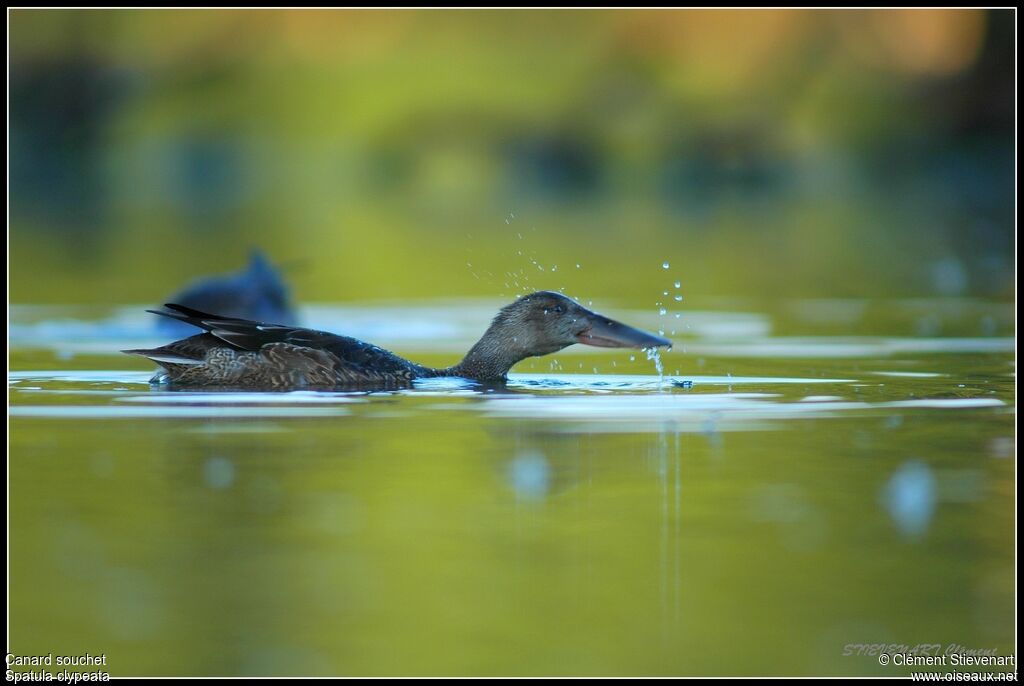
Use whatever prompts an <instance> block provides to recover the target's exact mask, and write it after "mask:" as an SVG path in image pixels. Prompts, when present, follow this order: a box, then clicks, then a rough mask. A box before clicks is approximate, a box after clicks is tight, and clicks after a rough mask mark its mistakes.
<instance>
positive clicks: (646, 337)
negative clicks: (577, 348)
mask: <svg viewBox="0 0 1024 686" xmlns="http://www.w3.org/2000/svg"><path fill="white" fill-rule="evenodd" d="M589 323H590V327H589V328H587V329H586V330H585V331H583V332H581V333H579V334H576V340H577V341H579V342H580V343H582V344H583V345H593V346H596V347H598V348H671V347H672V341H670V340H669V339H667V338H664V337H662V336H655V335H654V334H652V333H647V332H646V331H641V330H640V329H634V328H633V327H632V326H627V325H626V324H623V323H622V322H617V321H615V320H614V319H608V318H607V317H602V316H601V315H599V314H595V315H593V316H592V317H591V318H590V322H589Z"/></svg>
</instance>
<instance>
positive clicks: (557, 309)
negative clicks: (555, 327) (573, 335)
mask: <svg viewBox="0 0 1024 686" xmlns="http://www.w3.org/2000/svg"><path fill="white" fill-rule="evenodd" d="M552 312H554V313H555V314H563V313H565V308H563V307H562V306H561V305H555V306H554V307H545V308H544V314H550V313H552Z"/></svg>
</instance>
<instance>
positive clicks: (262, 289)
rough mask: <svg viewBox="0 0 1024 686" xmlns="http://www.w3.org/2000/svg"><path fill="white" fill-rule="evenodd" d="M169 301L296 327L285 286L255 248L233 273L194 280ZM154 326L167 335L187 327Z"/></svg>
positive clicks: (173, 324)
mask: <svg viewBox="0 0 1024 686" xmlns="http://www.w3.org/2000/svg"><path fill="white" fill-rule="evenodd" d="M170 300H171V302H175V303H178V304H180V305H184V306H185V307H190V308H193V309H195V310H205V311H208V312H211V311H212V312H219V313H220V314H221V315H223V316H226V317H241V318H243V319H254V320H258V321H269V322H278V323H279V324H288V325H292V324H297V323H298V318H297V317H296V316H295V312H294V310H293V309H292V306H291V302H290V298H289V296H288V286H287V285H286V284H285V282H284V279H283V278H282V277H281V274H280V273H279V272H278V271H277V269H275V268H274V265H273V264H271V262H270V260H268V259H267V256H266V255H265V254H264V253H263V252H262V251H261V250H258V249H253V251H252V252H251V253H250V254H249V264H248V266H247V267H246V268H245V269H242V270H240V271H238V272H236V273H233V274H224V275H220V276H213V277H209V278H205V279H201V280H198V281H195V282H193V283H191V284H189V285H188V286H186V287H185V288H184V289H182V290H181V291H179V292H178V293H176V294H174V295H172V296H171V297H170ZM157 326H158V328H159V329H160V331H161V332H163V333H164V334H167V335H171V336H173V335H182V336H184V335H187V332H188V331H189V330H190V329H189V328H188V326H187V325H185V324H183V323H181V322H179V321H176V320H174V319H160V320H158V321H157Z"/></svg>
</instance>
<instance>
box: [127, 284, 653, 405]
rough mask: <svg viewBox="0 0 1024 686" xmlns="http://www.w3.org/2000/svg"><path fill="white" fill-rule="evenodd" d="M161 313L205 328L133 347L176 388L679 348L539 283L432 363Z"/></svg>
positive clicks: (486, 367) (377, 382) (496, 367)
mask: <svg viewBox="0 0 1024 686" xmlns="http://www.w3.org/2000/svg"><path fill="white" fill-rule="evenodd" d="M166 308H167V310H164V311H158V310H150V311H151V312H153V313H155V314H159V315H162V316H164V317H167V318H170V319H174V320H177V321H180V322H184V323H186V324H190V325H192V326H195V327H198V328H201V329H203V330H204V331H205V333H201V334H197V335H194V336H190V337H188V338H184V339H182V340H178V341H175V342H173V343H169V344H168V345H165V346H162V347H160V348H153V349H145V350H125V351H124V352H126V353H129V354H134V355H142V356H144V357H147V358H149V359H151V360H153V361H154V362H157V363H158V364H160V365H161V366H162V368H163V370H162V371H161V372H159V373H158V374H157V375H156V376H155V377H154V378H153V381H154V382H157V383H163V384H168V385H171V386H175V387H184V388H189V387H206V388H210V387H220V388H239V389H254V390H295V389H303V388H309V389H367V388H370V389H372V388H379V389H389V388H405V387H409V386H411V385H412V384H413V383H414V382H415V381H416V380H417V379H425V378H432V377H442V376H452V377H462V378H467V379H473V380H477V381H483V382H501V381H504V380H505V378H506V376H507V373H508V370H509V369H511V367H512V366H513V365H514V364H516V363H517V362H519V361H521V360H523V359H526V358H527V357H533V356H537V355H546V354H549V353H552V352H556V351H557V350H561V349H562V348H564V347H566V346H568V345H572V344H573V343H584V344H588V345H596V346H600V347H634V348H654V347H662V346H669V347H670V346H671V341H669V340H667V339H665V338H662V337H660V336H654V335H653V334H649V333H647V332H644V331H641V330H639V329H634V328H632V327H629V326H626V325H625V324H621V323H619V322H616V321H614V320H611V319H608V318H606V317H603V316H602V315H598V314H596V313H594V312H591V311H590V310H588V309H586V308H585V307H583V306H582V305H580V304H579V303H577V302H576V301H574V300H572V299H571V298H568V297H566V296H564V295H562V294H560V293H554V292H550V291H539V292H537V293H532V294H530V295H528V296H524V297H522V298H520V299H519V300H517V301H516V302H514V303H512V304H511V305H508V306H507V307H505V308H502V310H501V311H499V312H498V315H497V316H496V317H495V318H494V320H493V321H492V322H491V325H490V327H489V328H488V329H487V331H486V332H485V333H484V335H483V337H482V338H481V339H480V340H479V341H478V342H477V344H476V345H474V346H473V348H471V349H470V351H469V353H467V354H466V356H465V358H463V360H462V361H461V362H459V363H458V364H456V365H454V366H452V367H447V368H433V367H425V366H423V365H419V364H416V363H414V362H411V361H409V360H406V359H404V358H402V357H400V356H398V355H396V354H395V353H392V352H390V351H387V350H384V349H383V348H380V347H378V346H375V345H372V344H370V343H365V342H363V341H360V340H357V339H355V338H350V337H348V336H339V335H336V334H332V333H328V332H325V331H316V330H313V329H305V328H300V327H294V326H287V325H282V324H267V323H263V322H258V321H252V320H248V319H241V318H234V317H224V316H220V315H214V314H207V313H205V312H201V311H198V310H194V309H192V308H190V307H186V306H184V305H180V304H168V305H166Z"/></svg>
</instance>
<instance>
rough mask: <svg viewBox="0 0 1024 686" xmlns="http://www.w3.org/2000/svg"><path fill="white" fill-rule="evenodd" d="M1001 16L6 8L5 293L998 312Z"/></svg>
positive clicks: (92, 298) (1003, 253) (1008, 279)
mask: <svg viewBox="0 0 1024 686" xmlns="http://www.w3.org/2000/svg"><path fill="white" fill-rule="evenodd" d="M1013 22H1014V17H1013V14H1012V12H1009V11H988V12H985V11H976V10H935V11H930V10H929V11H925V10H900V11H891V10H878V11H756V10H744V11H686V10H680V11H653V10H651V11H542V10H519V11H512V10H508V11H469V10H466V11H439V10H435V11H394V10H381V11H327V10H323V11H312V10H309V11H299V10H273V11H272V10H248V11H244V10H194V11H182V10H167V11H164V10H92V11H68V10H15V11H12V12H11V13H10V129H9V134H10V145H11V148H10V191H11V204H10V246H11V258H10V269H11V271H10V297H11V299H12V301H14V302H26V303H35V302H41V303H44V302H83V303H110V302H125V301H128V302H143V301H144V302H157V301H159V300H160V299H161V298H163V297H165V296H166V295H168V294H169V293H170V292H172V291H173V290H175V289H177V288H178V287H180V286H181V285H182V284H183V283H184V282H186V281H188V280H189V279H191V278H193V277H195V276H197V275H202V274H206V273H215V272H223V271H227V270H232V269H235V268H238V267H241V266H242V265H243V264H244V262H245V260H246V256H247V254H248V251H249V249H250V248H251V247H254V246H261V247H263V248H264V249H266V250H267V252H268V253H269V254H270V255H271V257H272V259H274V260H277V261H279V262H282V263H288V264H291V265H292V267H291V268H290V269H289V270H288V279H289V280H290V281H291V283H292V284H293V286H294V292H295V296H296V298H297V300H298V301H299V302H307V301H344V300H358V299H367V298H422V297H433V296H442V295H444V296H447V295H486V296H498V295H512V294H515V293H517V292H520V291H521V290H523V289H525V288H560V287H565V288H568V289H569V292H572V293H577V294H580V295H581V296H584V297H599V296H601V297H607V296H615V297H617V298H619V299H621V300H623V301H629V302H633V303H636V304H643V305H648V306H649V305H650V304H651V303H652V302H653V301H654V299H656V297H657V296H658V295H659V294H660V289H661V287H662V286H663V284H662V281H663V280H664V279H663V275H662V274H661V273H660V266H661V264H662V262H663V261H666V260H667V261H670V262H672V264H673V267H675V269H676V273H678V274H681V275H683V282H684V284H683V288H684V291H685V292H686V293H688V294H708V295H739V296H745V295H758V296H770V297H774V296H780V297H781V296H813V297H818V296H866V297H872V296H917V295H957V296H959V295H994V296H999V297H1010V296H1011V295H1012V292H1013V288H1014V276H1013V269H1014V267H1013V245H1014V224H1013V207H1014V188H1013V181H1014V152H1013V150H1014V148H1013V141H1014V139H1013V135H1014V124H1013V122H1014V116H1015V115H1014V71H1013V69H1014V67H1013V55H1014V27H1013ZM534 261H535V262H536V263H537V264H535V263H534ZM577 264H579V265H580V267H579V268H576V265H577ZM538 265H539V266H538ZM527 276H528V277H529V278H528V280H527V278H526V277H527Z"/></svg>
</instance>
